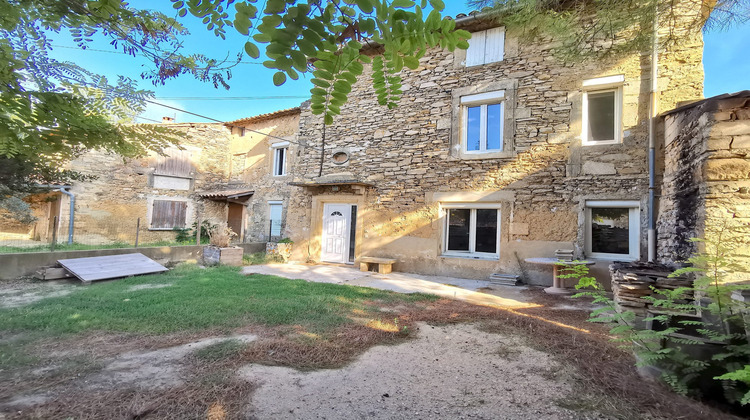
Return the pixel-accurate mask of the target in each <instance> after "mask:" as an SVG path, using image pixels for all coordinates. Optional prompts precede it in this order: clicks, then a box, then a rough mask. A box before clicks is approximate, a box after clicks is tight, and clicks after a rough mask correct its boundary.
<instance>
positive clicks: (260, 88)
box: [51, 0, 750, 122]
mask: <svg viewBox="0 0 750 420" xmlns="http://www.w3.org/2000/svg"><path fill="white" fill-rule="evenodd" d="M130 3H131V4H132V5H133V6H134V7H149V8H154V7H155V6H154V4H155V3H156V2H154V1H148V0H133V1H131V2H130ZM446 3H449V5H448V6H447V7H446V10H445V12H444V13H445V14H447V15H452V16H455V15H456V14H458V13H462V12H466V11H467V10H468V8H466V7H465V6H463V4H464V2H460V1H455V2H453V1H452V2H446ZM159 5H160V6H159V10H162V11H164V12H165V13H170V14H171V13H173V12H174V10H173V9H172V8H171V3H170V2H169V1H168V0H161V1H160V2H159ZM182 21H183V22H184V23H185V24H186V26H187V27H188V29H189V30H190V32H191V35H190V36H189V37H188V38H187V42H186V43H185V45H186V46H187V47H186V49H185V51H186V52H188V53H204V54H206V55H209V56H211V57H214V58H217V57H224V56H229V57H230V58H232V57H235V56H236V54H237V53H238V52H239V51H242V49H243V46H244V43H245V39H246V38H245V37H244V36H242V35H240V34H239V33H237V32H236V31H235V30H234V29H233V28H227V29H228V30H227V34H228V36H227V39H226V40H222V39H220V38H217V37H214V36H213V34H212V33H210V32H208V31H206V30H205V29H204V27H203V25H202V24H201V22H200V21H199V20H197V19H195V18H193V19H187V18H186V19H184V20H182ZM51 38H52V40H53V42H52V44H53V45H55V46H58V47H55V48H54V50H53V53H52V56H53V57H55V58H57V59H59V60H65V61H73V62H75V63H77V64H79V65H81V66H83V67H84V68H87V69H89V70H91V71H93V72H96V73H99V74H104V75H106V76H108V77H110V78H111V79H112V80H115V79H116V77H117V75H124V76H127V77H131V78H133V79H137V80H140V74H141V72H143V71H144V69H147V68H149V67H148V66H149V62H148V60H146V59H145V58H142V57H131V56H128V55H124V54H120V53H118V52H117V51H116V50H115V49H114V48H113V47H112V46H110V45H109V44H108V43H107V42H106V41H101V40H97V41H95V42H94V43H92V44H91V45H90V47H89V49H88V50H86V51H82V50H79V49H77V48H75V47H74V44H73V42H72V41H71V39H70V37H69V36H68V35H67V34H59V35H53V36H52V37H51ZM749 39H750V24H745V25H741V26H737V27H734V28H732V29H730V30H728V31H714V32H709V33H707V34H705V36H704V41H705V47H704V56H703V63H704V68H705V75H706V80H705V88H704V95H705V96H706V97H709V96H714V95H718V94H722V93H727V92H736V91H739V90H744V89H750V81H749V80H748V79H749V78H748V75H750V54H748V53H747V46H746V45H747V40H749ZM95 50H103V51H95ZM261 50H262V47H261ZM261 58H262V56H261ZM260 61H261V60H252V59H250V58H248V57H247V56H246V57H245V58H243V63H241V64H238V65H237V66H236V67H234V68H233V69H232V78H231V80H229V84H230V86H231V88H230V89H229V90H225V89H224V88H222V87H219V88H214V86H213V84H211V83H204V82H200V81H197V80H195V79H193V78H192V76H181V77H180V78H178V79H174V80H170V81H168V82H167V83H166V85H164V86H161V85H160V86H154V85H152V84H151V83H150V82H149V81H143V80H142V81H140V87H141V88H142V89H148V90H152V91H154V92H155V94H156V98H157V99H156V100H155V101H156V102H159V103H163V104H165V105H170V106H172V107H175V108H180V109H184V110H187V111H190V112H194V113H196V114H200V115H205V116H208V117H211V118H215V119H218V120H223V121H231V120H235V119H239V118H244V117H248V116H252V115H257V114H262V113H266V112H272V111H275V110H279V109H285V108H290V107H294V106H297V105H299V104H300V103H301V102H302V101H304V100H305V99H307V97H308V96H309V88H310V86H309V82H308V80H305V79H303V78H301V79H300V80H298V81H292V80H289V81H287V83H286V84H284V85H283V86H281V87H276V86H274V85H273V83H272V82H271V77H272V75H273V73H274V71H273V70H269V69H266V68H265V67H263V66H262V65H260ZM237 97H241V98H249V97H250V98H255V99H241V100H235V99H233V98H237ZM192 98H206V99H201V100H196V99H192ZM142 116H143V117H144V119H143V120H139V122H151V121H150V120H155V121H160V120H161V117H163V116H171V117H176V119H177V121H178V122H188V121H195V122H199V121H206V120H204V119H201V118H199V117H196V116H193V115H188V114H185V113H182V112H179V111H175V110H172V109H168V108H164V107H161V106H158V105H149V106H148V108H147V110H146V112H145V113H144V114H142Z"/></svg>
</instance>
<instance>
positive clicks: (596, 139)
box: [581, 75, 625, 145]
mask: <svg viewBox="0 0 750 420" xmlns="http://www.w3.org/2000/svg"><path fill="white" fill-rule="evenodd" d="M624 81H625V78H624V76H622V75H619V76H609V77H601V78H598V79H590V80H584V82H583V89H584V90H583V121H582V123H583V124H582V125H583V132H582V133H581V139H582V142H583V144H584V145H595V144H617V143H621V142H622V84H623V82H624Z"/></svg>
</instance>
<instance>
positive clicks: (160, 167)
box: [154, 147, 193, 178]
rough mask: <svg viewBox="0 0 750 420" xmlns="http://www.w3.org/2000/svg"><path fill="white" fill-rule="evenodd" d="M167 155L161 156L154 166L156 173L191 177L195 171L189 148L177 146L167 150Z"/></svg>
mask: <svg viewBox="0 0 750 420" xmlns="http://www.w3.org/2000/svg"><path fill="white" fill-rule="evenodd" d="M166 153H167V156H159V158H158V159H157V162H156V167H155V168H154V173H155V174H156V175H166V176H179V177H185V178H187V177H190V176H191V175H192V172H193V164H192V155H191V153H190V152H189V151H188V150H180V149H177V148H175V147H172V148H170V149H169V150H167V151H166Z"/></svg>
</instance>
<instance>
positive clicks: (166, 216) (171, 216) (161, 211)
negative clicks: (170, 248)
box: [151, 200, 187, 229]
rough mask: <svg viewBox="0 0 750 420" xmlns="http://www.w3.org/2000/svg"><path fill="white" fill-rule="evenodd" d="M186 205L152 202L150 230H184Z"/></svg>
mask: <svg viewBox="0 0 750 420" xmlns="http://www.w3.org/2000/svg"><path fill="white" fill-rule="evenodd" d="M186 216H187V203H186V202H184V201H170V200H154V208H153V211H152V213H151V228H152V229H173V228H184V227H185V219H186Z"/></svg>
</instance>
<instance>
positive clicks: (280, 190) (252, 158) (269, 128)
mask: <svg viewBox="0 0 750 420" xmlns="http://www.w3.org/2000/svg"><path fill="white" fill-rule="evenodd" d="M299 115H300V109H299V108H291V109H285V110H281V111H276V112H272V113H269V114H262V115H258V116H255V117H250V118H243V119H240V120H236V121H232V122H228V123H226V124H225V125H226V126H227V127H229V128H230V130H231V131H232V135H233V137H232V145H231V150H230V154H231V156H232V178H233V179H235V180H238V181H240V182H242V183H243V184H245V185H247V186H248V188H249V189H250V190H252V192H253V193H252V195H251V196H250V197H249V199H248V201H247V203H246V206H245V208H244V209H240V208H239V207H237V212H238V213H239V212H240V211H244V212H245V217H244V220H246V225H245V226H244V227H243V228H242V230H243V232H244V235H243V237H244V239H245V242H266V241H269V240H279V239H282V238H283V237H284V236H285V235H284V230H285V228H286V225H285V223H284V221H285V219H286V212H287V209H288V207H289V195H290V191H291V188H292V187H291V186H289V181H290V180H291V179H292V174H291V170H292V167H293V165H294V162H295V161H296V160H297V159H298V155H297V153H298V151H299V148H298V147H297V130H298V127H299ZM230 206H231V204H230ZM234 226H235V225H232V227H233V229H235V231H236V232H239V230H236V228H235V227H234Z"/></svg>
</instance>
